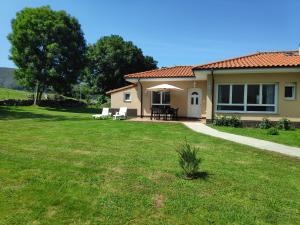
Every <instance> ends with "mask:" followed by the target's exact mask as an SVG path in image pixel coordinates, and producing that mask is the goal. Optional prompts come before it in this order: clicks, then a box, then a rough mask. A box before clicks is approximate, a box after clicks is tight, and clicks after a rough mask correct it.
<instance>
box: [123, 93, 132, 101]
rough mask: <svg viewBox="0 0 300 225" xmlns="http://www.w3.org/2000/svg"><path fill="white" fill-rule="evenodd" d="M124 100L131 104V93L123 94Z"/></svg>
mask: <svg viewBox="0 0 300 225" xmlns="http://www.w3.org/2000/svg"><path fill="white" fill-rule="evenodd" d="M123 99H124V102H131V93H130V92H124V93H123Z"/></svg>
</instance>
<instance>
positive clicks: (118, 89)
mask: <svg viewBox="0 0 300 225" xmlns="http://www.w3.org/2000/svg"><path fill="white" fill-rule="evenodd" d="M136 86H137V84H130V85H127V86H124V87H120V88H117V89H113V90H110V91H107V92H106V94H111V93H114V92H118V91H123V90H126V89H129V88H133V87H136Z"/></svg>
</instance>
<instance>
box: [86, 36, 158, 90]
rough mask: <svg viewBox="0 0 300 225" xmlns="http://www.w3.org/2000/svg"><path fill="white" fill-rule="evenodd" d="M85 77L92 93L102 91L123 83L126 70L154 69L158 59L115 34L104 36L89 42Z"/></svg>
mask: <svg viewBox="0 0 300 225" xmlns="http://www.w3.org/2000/svg"><path fill="white" fill-rule="evenodd" d="M87 61H88V65H87V69H86V71H85V81H86V82H87V83H88V84H89V86H90V87H91V88H92V89H93V91H94V93H101V94H103V93H105V92H106V91H108V90H111V89H114V88H118V87H121V86H123V85H124V84H126V81H125V80H124V78H123V76H124V75H125V74H129V73H135V72H142V71H146V70H151V69H156V68H157V62H156V61H155V60H154V59H153V58H152V57H151V56H144V55H143V52H142V50H141V49H140V48H138V47H137V46H135V45H134V44H133V43H132V42H131V41H125V40H124V39H123V38H122V37H120V36H118V35H111V36H105V37H102V38H100V39H99V40H98V41H97V42H96V43H95V44H92V45H89V46H88V51H87Z"/></svg>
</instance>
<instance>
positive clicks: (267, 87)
mask: <svg viewBox="0 0 300 225" xmlns="http://www.w3.org/2000/svg"><path fill="white" fill-rule="evenodd" d="M217 92H218V93H217V95H216V96H217V106H216V109H217V111H220V112H226V111H228V112H276V110H277V106H276V96H277V92H278V91H277V85H276V84H220V85H218V87H217Z"/></svg>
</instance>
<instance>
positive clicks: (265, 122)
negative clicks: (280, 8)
mask: <svg viewBox="0 0 300 225" xmlns="http://www.w3.org/2000/svg"><path fill="white" fill-rule="evenodd" d="M258 127H259V128H260V129H269V128H271V127H272V122H271V121H270V120H269V119H268V118H263V119H262V121H261V122H260V123H259V124H258Z"/></svg>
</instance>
